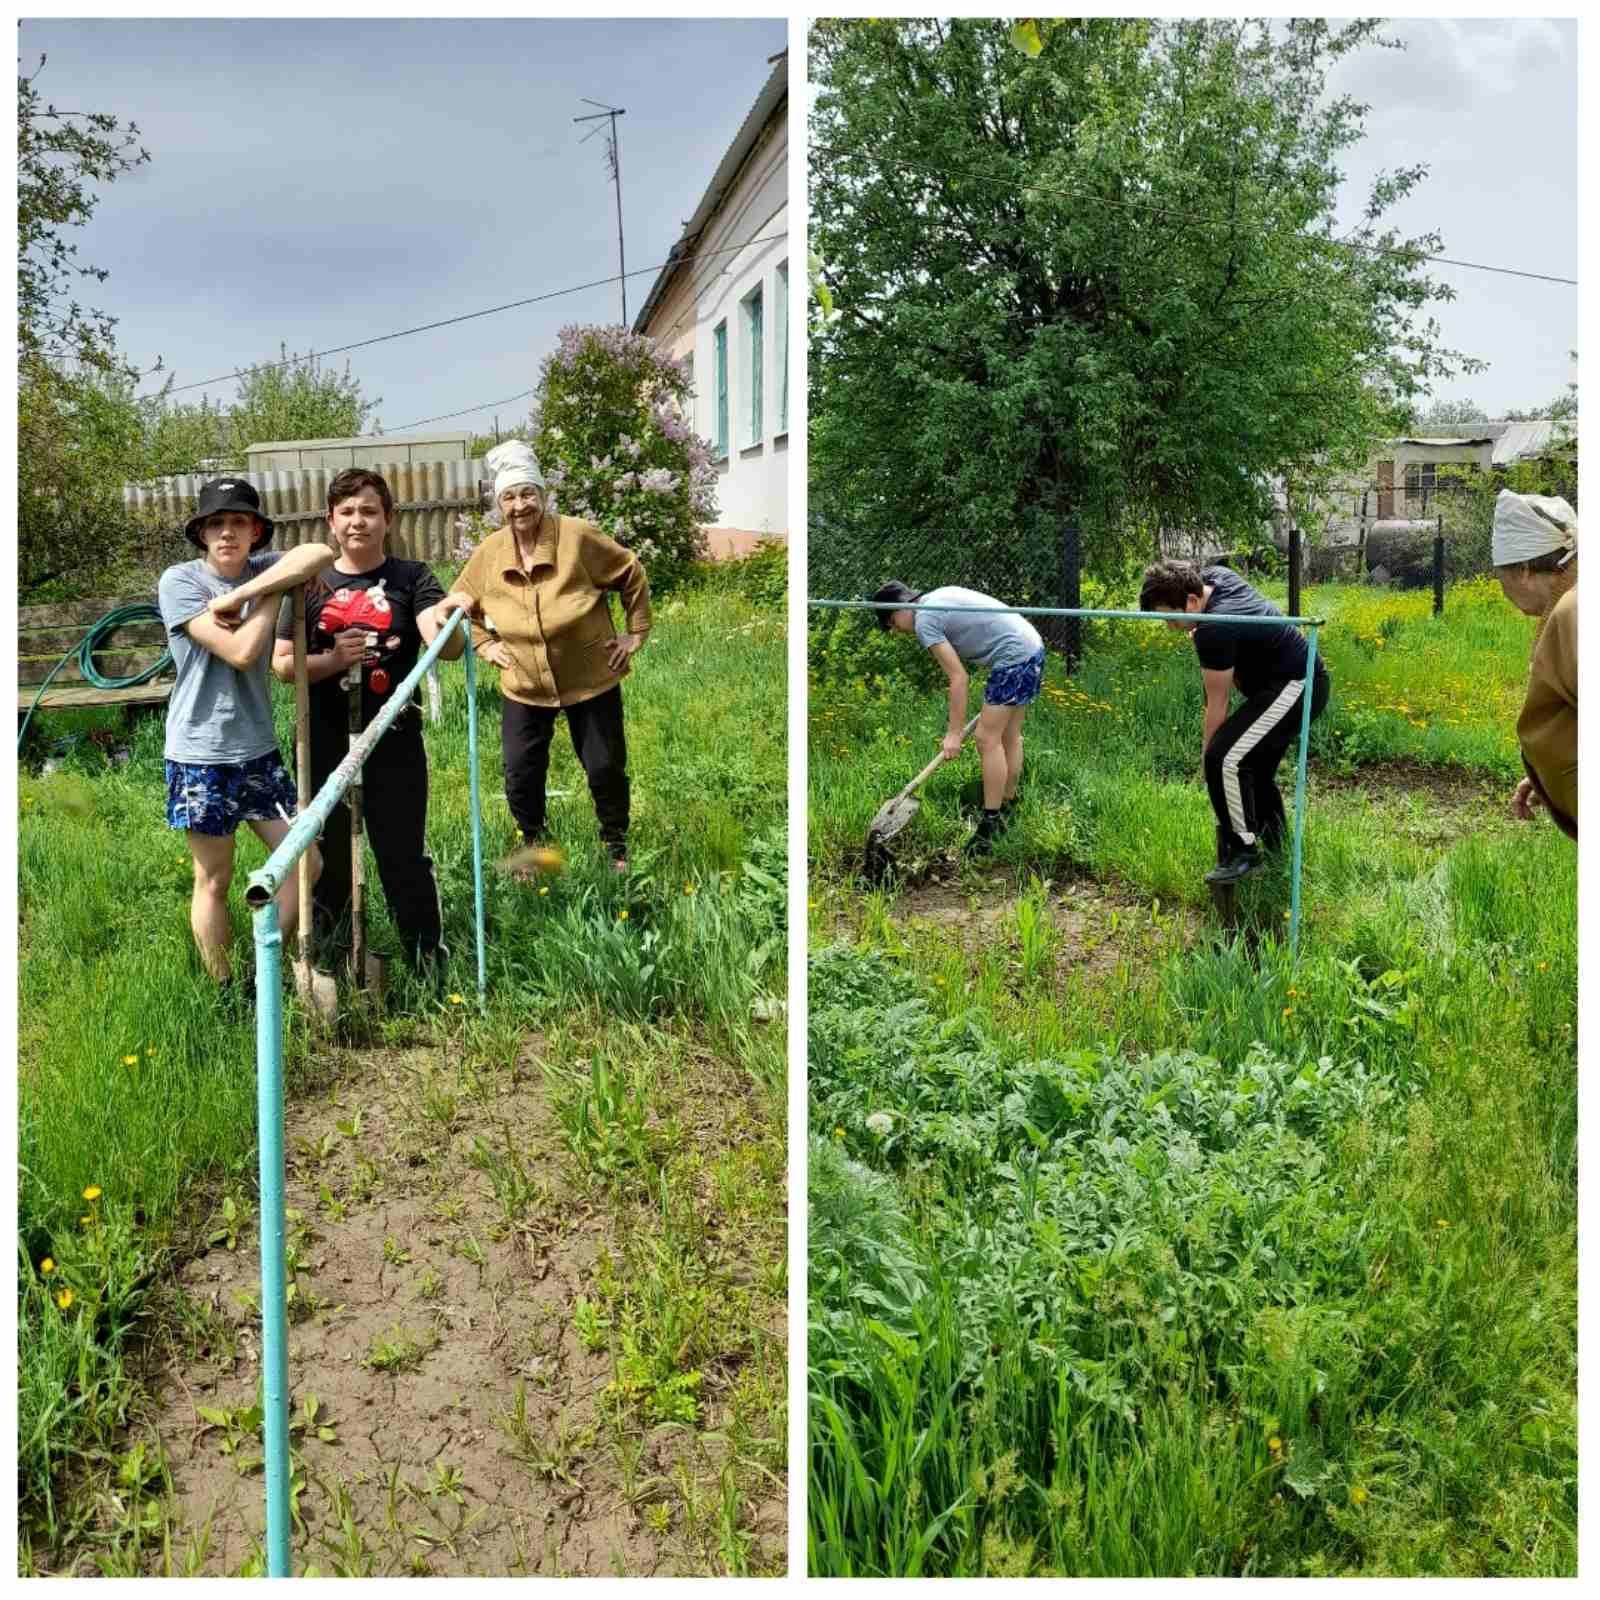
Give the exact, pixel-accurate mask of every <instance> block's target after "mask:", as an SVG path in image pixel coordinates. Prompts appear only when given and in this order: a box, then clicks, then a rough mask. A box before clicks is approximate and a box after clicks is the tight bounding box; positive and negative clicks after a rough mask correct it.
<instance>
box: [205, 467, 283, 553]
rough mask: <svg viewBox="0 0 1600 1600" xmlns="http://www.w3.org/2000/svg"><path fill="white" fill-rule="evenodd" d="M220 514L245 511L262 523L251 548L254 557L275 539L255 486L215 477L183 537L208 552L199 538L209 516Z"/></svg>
mask: <svg viewBox="0 0 1600 1600" xmlns="http://www.w3.org/2000/svg"><path fill="white" fill-rule="evenodd" d="M219 511H242V512H244V514H245V515H246V516H249V517H254V518H256V520H257V521H258V522H260V524H261V532H260V533H258V534H257V535H256V538H255V543H254V544H252V545H251V546H250V553H251V554H252V555H254V554H255V552H256V551H257V550H259V549H260V548H261V547H262V545H264V544H265V543H266V542H267V540H268V539H270V538H271V537H272V520H271V518H269V517H264V516H262V514H261V496H260V495H258V494H257V493H256V491H255V486H254V485H253V484H249V483H246V482H245V481H244V479H243V478H213V479H212V480H211V482H210V483H208V484H206V485H204V487H203V488H202V489H201V490H200V506H199V509H198V510H197V511H196V512H195V514H194V515H193V516H192V517H190V518H189V521H188V523H187V524H186V525H185V527H184V530H183V535H184V537H185V538H186V539H187V540H188V541H189V543H190V544H197V545H199V546H200V548H201V549H202V550H204V549H205V547H206V542H205V540H204V539H202V538H201V537H200V529H201V528H202V527H203V526H204V525H205V520H206V518H207V517H214V516H215V515H216V514H217V513H218V512H219Z"/></svg>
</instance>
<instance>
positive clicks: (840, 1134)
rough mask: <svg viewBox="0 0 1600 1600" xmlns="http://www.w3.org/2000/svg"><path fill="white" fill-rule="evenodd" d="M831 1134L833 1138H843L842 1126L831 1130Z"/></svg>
mask: <svg viewBox="0 0 1600 1600" xmlns="http://www.w3.org/2000/svg"><path fill="white" fill-rule="evenodd" d="M833 1136H834V1138H835V1139H842V1138H844V1129H843V1128H835V1129H834V1130H833Z"/></svg>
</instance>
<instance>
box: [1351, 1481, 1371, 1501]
mask: <svg viewBox="0 0 1600 1600" xmlns="http://www.w3.org/2000/svg"><path fill="white" fill-rule="evenodd" d="M1366 1499H1367V1491H1366V1490H1365V1489H1363V1488H1362V1487H1361V1485H1360V1484H1359V1483H1353V1484H1351V1485H1350V1504H1351V1505H1353V1506H1359V1505H1365V1504H1366Z"/></svg>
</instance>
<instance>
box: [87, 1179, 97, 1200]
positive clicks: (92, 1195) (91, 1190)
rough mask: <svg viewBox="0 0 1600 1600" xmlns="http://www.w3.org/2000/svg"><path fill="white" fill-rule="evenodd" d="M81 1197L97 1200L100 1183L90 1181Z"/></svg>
mask: <svg viewBox="0 0 1600 1600" xmlns="http://www.w3.org/2000/svg"><path fill="white" fill-rule="evenodd" d="M83 1198H84V1199H85V1200H98V1199H99V1198H100V1185H99V1184H98V1183H91V1184H90V1185H89V1187H88V1188H87V1189H85V1190H84V1191H83Z"/></svg>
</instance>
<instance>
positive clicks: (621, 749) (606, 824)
mask: <svg viewBox="0 0 1600 1600" xmlns="http://www.w3.org/2000/svg"><path fill="white" fill-rule="evenodd" d="M562 711H565V713H566V718H567V731H568V732H569V733H570V734H571V735H572V748H573V749H574V750H576V751H577V753H578V760H579V761H580V762H581V763H582V764H583V770H584V773H585V775H586V776H587V777H588V779H589V793H590V795H591V796H592V797H593V799H594V810H595V815H596V816H597V817H598V818H599V819H600V837H601V838H602V839H603V840H605V842H606V843H607V844H608V845H621V844H622V842H623V841H624V840H625V839H626V838H627V836H628V746H627V741H626V740H625V739H624V738H623V734H622V686H621V685H620V684H619V685H618V686H617V687H616V688H615V689H608V690H607V691H606V692H605V693H604V694H599V695H596V696H595V697H594V699H592V700H582V701H580V702H579V703H578V704H577V705H575V706H565V707H562V708H561V709H560V710H558V709H557V708H556V707H554V706H525V705H523V704H522V703H521V702H520V701H518V700H510V699H504V698H503V699H502V700H501V702H500V754H501V759H502V760H503V762H504V763H505V775H506V803H507V804H508V805H509V806H510V807H511V815H512V817H513V818H515V820H516V824H517V826H518V827H519V828H520V829H521V830H522V837H523V838H524V839H526V840H528V841H529V842H530V843H531V842H532V841H533V840H535V839H537V838H539V837H540V836H541V835H542V834H543V833H544V830H545V800H544V783H545V776H546V774H547V773H548V772H549V770H550V740H551V738H552V737H553V735H554V734H555V730H556V718H557V717H559V716H560V715H561V714H562Z"/></svg>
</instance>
